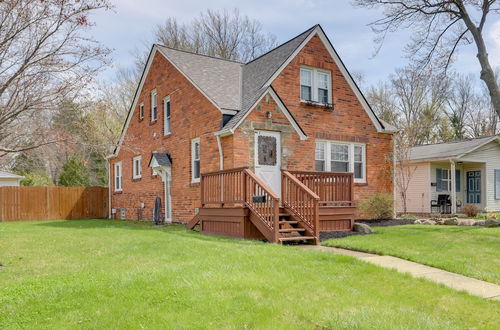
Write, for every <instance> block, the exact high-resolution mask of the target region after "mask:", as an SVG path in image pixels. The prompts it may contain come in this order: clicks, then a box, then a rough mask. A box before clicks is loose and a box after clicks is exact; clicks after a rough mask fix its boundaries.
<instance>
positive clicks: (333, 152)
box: [315, 141, 366, 183]
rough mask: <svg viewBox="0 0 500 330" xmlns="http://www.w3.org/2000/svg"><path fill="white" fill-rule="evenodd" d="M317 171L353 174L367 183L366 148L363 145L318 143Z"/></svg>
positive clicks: (331, 142) (357, 179)
mask: <svg viewBox="0 0 500 330" xmlns="http://www.w3.org/2000/svg"><path fill="white" fill-rule="evenodd" d="M315 155H316V157H315V158H316V159H315V164H316V171H328V172H352V173H354V182H363V183H364V182H366V146H365V145H364V144H361V143H349V142H337V141H316V152H315Z"/></svg>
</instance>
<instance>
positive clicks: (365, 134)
mask: <svg viewBox="0 0 500 330" xmlns="http://www.w3.org/2000/svg"><path fill="white" fill-rule="evenodd" d="M394 132H395V129H394V128H393V127H391V126H390V125H388V124H387V123H385V122H383V121H382V120H380V119H379V118H377V116H376V115H375V113H374V112H373V111H372V109H371V108H370V106H369V105H368V103H367V101H366V99H365V98H364V96H363V95H362V93H361V92H360V90H359V88H358V87H357V85H356V84H355V82H354V81H353V79H352V77H351V75H350V74H349V72H348V71H347V69H346V67H345V66H344V64H343V62H342V61H341V59H340V58H339V56H338V54H337V52H336V51H335V50H334V48H333V46H332V44H331V43H330V41H329V40H328V38H327V37H326V35H325V33H324V31H323V29H322V28H321V27H320V26H319V25H315V26H313V27H312V28H310V29H308V30H307V31H305V32H303V33H301V34H300V35H298V36H296V37H295V38H293V39H291V40H289V41H287V42H285V43H284V44H282V45H280V46H278V47H276V48H275V49H273V50H271V51H269V52H267V53H265V54H264V55H261V56H260V57H258V58H256V59H254V60H252V61H250V62H248V63H239V62H235V61H229V60H223V59H219V58H214V57H209V56H204V55H198V54H193V53H189V52H185V51H180V50H175V49H171V48H167V47H164V46H160V45H154V46H153V47H152V50H151V52H150V54H149V57H148V60H147V64H146V67H145V69H144V72H143V75H142V78H141V80H140V84H139V86H138V89H137V91H136V95H135V97H134V100H133V103H132V106H131V109H130V112H129V114H128V117H127V120H126V123H125V125H124V128H123V132H122V136H121V138H120V141H119V145H118V146H117V148H116V149H115V152H114V154H113V155H112V156H110V157H109V164H110V182H111V185H110V205H111V209H112V210H110V216H112V217H122V218H127V219H151V218H152V216H153V209H154V203H155V199H156V197H160V198H161V200H162V205H163V207H162V214H163V215H164V217H165V220H166V221H167V222H170V221H174V222H181V223H189V227H192V226H194V225H195V224H197V223H200V224H201V228H202V231H205V232H208V233H218V234H225V235H229V236H235V237H249V238H267V239H268V240H270V241H278V240H279V239H280V237H281V239H282V240H284V237H285V236H286V237H290V240H293V239H292V238H291V237H294V236H296V235H292V234H297V233H298V232H301V233H302V236H304V237H316V236H315V235H316V234H317V233H318V232H319V230H339V229H340V230H350V228H351V227H352V223H353V218H354V216H355V215H354V213H355V208H354V207H355V202H356V201H359V200H362V199H363V198H366V197H367V196H369V195H371V194H373V193H376V192H387V193H392V190H393V183H392V173H391V169H392V160H391V157H392V156H391V155H392V148H393V146H392V135H393V133H394ZM256 146H257V147H256ZM318 210H319V211H318ZM287 221H289V222H290V223H288V222H287ZM294 228H298V229H297V230H295V229H294ZM281 232H282V233H283V234H280V233H281ZM285 232H286V233H287V234H286V235H285V234H284V233H285ZM290 233H292V234H290Z"/></svg>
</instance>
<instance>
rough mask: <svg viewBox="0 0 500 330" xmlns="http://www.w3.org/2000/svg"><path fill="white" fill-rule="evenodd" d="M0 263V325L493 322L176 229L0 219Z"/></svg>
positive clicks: (425, 287)
mask: <svg viewBox="0 0 500 330" xmlns="http://www.w3.org/2000/svg"><path fill="white" fill-rule="evenodd" d="M374 236H376V235H374ZM0 263H1V264H3V267H1V270H0V328H7V329H11V328H37V329H39V328H50V329H53V328H65V329H66V328H88V329H90V328H92V329H103V328H104V329H109V328H113V329H128V328H133V329H140V328H163V329H164V328H180V329H181V328H182V329H191V328H212V329H215V328H282V329H284V328H287V329H288V328H300V329H312V328H332V329H338V328H349V329H351V328H385V329H403V328H404V329H409V328H410V329H425V328H433V329H450V328H453V329H461V328H463V329H471V328H476V329H477V328H492V329H493V328H495V327H496V326H498V324H500V313H499V310H500V303H499V302H495V301H489V300H486V299H482V298H478V297H473V296H470V295H468V294H466V293H463V292H457V291H454V290H452V289H449V288H446V287H444V286H440V285H437V284H434V283H431V282H427V281H425V280H423V279H414V278H412V277H410V276H409V275H405V274H400V273H397V272H395V271H390V270H386V269H383V268H379V267H377V266H374V265H371V264H368V263H364V262H361V261H358V260H355V259H353V258H350V257H346V256H338V255H333V254H330V253H324V252H319V251H305V250H300V249H298V248H294V247H286V246H279V245H274V244H265V243H260V242H252V241H243V240H232V239H227V238H220V237H210V236H203V235H200V234H197V233H194V232H186V231H185V230H184V228H183V227H179V226H169V227H163V228H153V227H151V226H150V225H149V224H145V223H137V222H129V221H106V220H81V221H80V220H73V221H51V222H26V223H0Z"/></svg>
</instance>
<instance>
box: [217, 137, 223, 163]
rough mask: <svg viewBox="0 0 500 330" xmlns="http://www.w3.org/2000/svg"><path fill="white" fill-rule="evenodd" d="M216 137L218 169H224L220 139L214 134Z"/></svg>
mask: <svg viewBox="0 0 500 330" xmlns="http://www.w3.org/2000/svg"><path fill="white" fill-rule="evenodd" d="M216 137H217V147H218V148H219V170H221V171H222V170H223V169H224V153H223V151H222V143H221V140H220V135H216Z"/></svg>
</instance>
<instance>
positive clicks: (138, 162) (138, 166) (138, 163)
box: [132, 156, 142, 179]
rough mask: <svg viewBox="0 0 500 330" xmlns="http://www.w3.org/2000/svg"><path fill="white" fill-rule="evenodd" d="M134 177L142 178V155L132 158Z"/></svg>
mask: <svg viewBox="0 0 500 330" xmlns="http://www.w3.org/2000/svg"><path fill="white" fill-rule="evenodd" d="M132 178H133V179H140V178H142V156H136V157H134V158H132Z"/></svg>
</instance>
